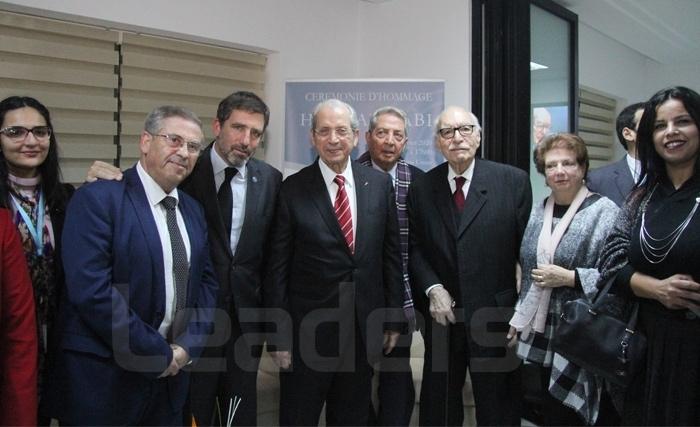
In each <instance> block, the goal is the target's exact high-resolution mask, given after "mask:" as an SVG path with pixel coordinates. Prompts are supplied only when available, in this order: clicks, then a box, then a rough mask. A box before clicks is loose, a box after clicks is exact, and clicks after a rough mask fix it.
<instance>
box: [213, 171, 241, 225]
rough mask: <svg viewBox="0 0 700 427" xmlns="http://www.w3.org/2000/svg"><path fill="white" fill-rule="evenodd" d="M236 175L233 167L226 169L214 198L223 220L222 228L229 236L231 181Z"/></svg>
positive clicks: (231, 213) (231, 201)
mask: <svg viewBox="0 0 700 427" xmlns="http://www.w3.org/2000/svg"><path fill="white" fill-rule="evenodd" d="M237 173H238V169H236V168H233V167H228V168H226V177H225V178H224V182H222V183H221V187H219V191H218V193H216V198H217V199H219V210H220V211H221V218H223V220H224V227H225V229H226V231H227V233H226V235H227V236H230V235H231V215H233V196H231V180H232V179H233V177H234V176H236V174H237Z"/></svg>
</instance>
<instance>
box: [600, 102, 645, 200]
mask: <svg viewBox="0 0 700 427" xmlns="http://www.w3.org/2000/svg"><path fill="white" fill-rule="evenodd" d="M642 113H644V103H643V102H639V103H636V104H632V105H628V106H627V107H625V108H624V109H623V110H622V111H621V112H620V114H619V115H618V116H617V121H616V123H615V130H616V131H617V139H618V140H619V141H620V144H622V146H623V147H625V150H627V155H626V156H625V157H623V158H622V159H620V160H618V161H617V162H615V163H613V164H611V165H607V166H603V167H602V168H598V169H594V170H592V171H590V172H588V177H587V178H586V186H587V187H588V189H589V190H591V191H594V192H596V193H600V194H602V195H603V196H605V197H607V198H608V199H610V200H612V201H613V202H615V203H616V204H617V205H618V206H622V205H623V204H624V203H625V199H627V196H628V195H629V194H630V192H632V189H633V188H634V184H635V182H637V180H638V179H639V174H640V172H641V169H642V168H641V165H640V164H639V160H638V159H637V126H638V125H639V119H641V118H642Z"/></svg>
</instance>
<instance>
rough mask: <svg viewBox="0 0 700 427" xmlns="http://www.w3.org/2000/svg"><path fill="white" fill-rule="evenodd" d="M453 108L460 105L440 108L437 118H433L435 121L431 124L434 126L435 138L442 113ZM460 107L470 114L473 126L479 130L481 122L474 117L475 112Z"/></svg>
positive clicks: (438, 130)
mask: <svg viewBox="0 0 700 427" xmlns="http://www.w3.org/2000/svg"><path fill="white" fill-rule="evenodd" d="M453 108H462V107H455V106H451V107H447V108H445V109H444V110H442V112H441V113H440V114H439V115H438V116H437V118H436V119H435V123H434V124H433V128H434V132H435V137H436V138H437V136H438V133H439V132H440V120H441V119H442V115H443V114H445V112H446V111H447V110H450V109H453ZM462 109H463V110H464V111H466V112H467V113H468V114H469V115H470V116H471V118H472V120H473V121H474V123H473V124H474V127H475V128H476V130H477V131H479V132H481V124H479V118H478V117H476V114H474V113H472V112H471V111H469V110H467V109H465V108H462Z"/></svg>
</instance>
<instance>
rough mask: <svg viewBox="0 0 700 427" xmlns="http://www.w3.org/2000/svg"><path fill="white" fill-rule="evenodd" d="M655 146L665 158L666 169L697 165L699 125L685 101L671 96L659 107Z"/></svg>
mask: <svg viewBox="0 0 700 427" xmlns="http://www.w3.org/2000/svg"><path fill="white" fill-rule="evenodd" d="M653 138H654V148H655V149H656V152H657V153H658V154H659V156H661V158H662V159H664V161H665V162H666V169H667V170H668V169H670V168H677V169H686V168H690V169H691V170H692V168H693V167H694V166H695V161H696V159H697V157H698V125H697V123H695V121H694V120H693V118H692V117H691V116H690V114H688V111H687V110H686V109H685V107H684V106H683V103H682V102H681V101H679V100H677V99H673V98H672V99H669V100H667V101H666V102H664V103H663V104H661V105H659V107H658V108H657V109H656V119H655V120H654V133H653Z"/></svg>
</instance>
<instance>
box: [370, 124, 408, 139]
mask: <svg viewBox="0 0 700 427" xmlns="http://www.w3.org/2000/svg"><path fill="white" fill-rule="evenodd" d="M373 134H374V137H375V138H377V139H385V138H386V137H388V136H393V137H394V141H396V142H399V143H401V142H403V140H404V139H406V135H404V133H403V132H401V131H395V130H389V129H384V128H377V129H375V130H374V132H373Z"/></svg>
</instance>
